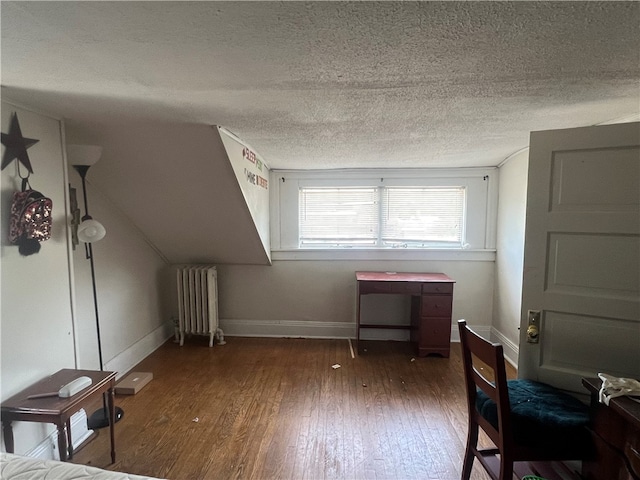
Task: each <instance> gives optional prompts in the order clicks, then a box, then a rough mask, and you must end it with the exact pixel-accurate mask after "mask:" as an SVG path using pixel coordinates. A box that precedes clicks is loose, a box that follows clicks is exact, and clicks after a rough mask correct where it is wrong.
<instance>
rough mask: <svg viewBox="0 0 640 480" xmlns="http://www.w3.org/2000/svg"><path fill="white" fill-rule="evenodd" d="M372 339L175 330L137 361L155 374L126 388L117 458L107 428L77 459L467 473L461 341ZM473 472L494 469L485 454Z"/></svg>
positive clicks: (237, 472) (147, 468)
mask: <svg viewBox="0 0 640 480" xmlns="http://www.w3.org/2000/svg"><path fill="white" fill-rule="evenodd" d="M365 345H366V348H367V351H366V352H363V353H362V355H360V356H356V358H352V356H351V350H350V348H349V342H348V341H347V340H315V339H314V340H312V339H273V338H239V337H228V338H227V344H226V345H223V346H220V345H216V346H214V347H213V348H209V347H208V346H207V339H206V338H204V337H193V338H191V339H188V340H187V341H185V345H184V346H183V347H180V346H178V345H177V344H175V343H173V342H171V341H169V342H167V343H166V344H165V345H163V346H162V347H161V348H160V349H158V350H157V351H156V352H154V353H153V354H152V355H150V356H149V357H148V358H146V359H145V360H144V361H143V362H141V363H140V364H139V365H138V366H137V367H136V368H135V369H134V370H135V371H148V372H152V373H153V380H152V381H151V382H150V383H149V384H148V385H147V386H146V387H144V388H143V389H142V390H141V391H140V392H139V393H138V394H136V395H131V396H117V397H116V405H118V406H120V407H122V408H123V409H124V412H125V414H124V417H123V418H122V420H121V421H120V422H118V424H117V425H116V450H117V462H116V463H115V464H113V465H109V462H110V457H109V438H108V437H109V434H108V429H103V430H101V431H99V434H98V436H97V437H96V438H95V440H93V441H91V442H90V443H89V444H88V445H86V446H85V447H83V448H82V449H81V450H80V451H78V452H77V453H76V455H75V457H74V459H73V461H74V462H75V463H82V464H91V465H94V466H98V467H101V468H106V469H110V470H119V471H125V472H129V473H136V474H141V475H149V476H155V477H161V478H170V479H176V480H179V479H320V478H322V479H325V478H326V479H381V478H384V479H437V480H450V479H451V480H453V479H459V478H460V472H461V465H462V457H463V454H464V445H465V441H466V434H467V423H466V404H465V391H464V384H463V377H462V363H461V358H460V351H459V350H460V346H459V344H453V345H452V349H451V358H449V359H443V358H439V357H427V358H418V357H416V356H415V355H414V354H413V353H412V351H411V349H410V348H409V346H408V344H406V343H402V342H368V343H366V344H365ZM354 347H355V346H354ZM336 364H339V365H340V368H335V369H334V368H332V366H333V365H336ZM509 370H510V372H511V376H513V374H514V371H513V369H512V368H510V367H509ZM472 478H473V479H476V480H485V479H486V478H488V477H487V476H486V475H485V473H484V471H483V470H482V469H481V468H480V467H479V466H477V465H475V466H474V473H473V475H472Z"/></svg>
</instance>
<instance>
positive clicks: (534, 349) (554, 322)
mask: <svg viewBox="0 0 640 480" xmlns="http://www.w3.org/2000/svg"><path fill="white" fill-rule="evenodd" d="M529 310H534V311H535V310H539V311H540V318H539V320H538V321H537V322H536V323H537V324H538V325H537V327H538V329H539V337H538V339H539V343H529V342H527V327H528V325H529V320H528V314H527V313H528V311H529ZM597 372H605V373H609V374H612V375H615V376H625V377H637V378H640V123H626V124H617V125H606V126H598V127H585V128H575V129H567V130H555V131H543V132H532V133H531V141H530V150H529V183H528V191H527V220H526V232H525V258H524V276H523V292H522V315H521V328H520V354H519V375H520V376H521V377H523V378H532V379H537V380H539V381H542V382H546V383H550V384H553V385H556V386H559V387H561V388H564V389H567V390H572V391H575V392H581V393H585V391H584V389H583V388H582V387H581V384H580V380H581V377H583V376H594V375H595V374H596V373H597Z"/></svg>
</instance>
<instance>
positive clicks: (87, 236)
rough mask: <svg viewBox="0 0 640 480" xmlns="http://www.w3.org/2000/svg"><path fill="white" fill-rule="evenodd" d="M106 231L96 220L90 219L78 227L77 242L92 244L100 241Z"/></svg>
mask: <svg viewBox="0 0 640 480" xmlns="http://www.w3.org/2000/svg"><path fill="white" fill-rule="evenodd" d="M106 233H107V231H106V230H105V228H104V226H103V225H102V224H101V223H100V222H99V221H97V220H94V219H93V218H90V219H88V220H84V221H83V222H82V223H81V224H80V225H78V240H80V241H81V242H84V243H93V242H97V241H98V240H102V239H103V238H104V236H105V235H106Z"/></svg>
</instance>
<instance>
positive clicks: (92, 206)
mask: <svg viewBox="0 0 640 480" xmlns="http://www.w3.org/2000/svg"><path fill="white" fill-rule="evenodd" d="M92 174H93V172H92V171H91V169H90V170H89V173H88V175H87V196H88V201H89V213H90V214H91V216H92V217H93V218H95V219H97V220H99V221H100V222H101V223H102V224H103V225H104V226H105V228H106V230H107V235H106V236H105V237H104V239H103V240H100V241H99V242H96V243H95V244H93V256H94V263H95V272H96V288H97V297H98V310H99V317H100V334H101V339H102V357H103V361H104V368H105V370H115V371H118V372H119V374H124V373H126V371H127V370H128V369H130V368H131V367H132V366H133V365H135V363H137V362H139V361H140V360H142V359H143V358H144V357H145V356H146V355H148V354H149V353H151V352H152V351H153V350H155V348H157V346H158V345H159V344H160V343H159V342H162V341H163V340H165V339H166V338H167V337H168V336H170V335H171V334H172V332H173V330H172V328H173V327H172V325H170V314H169V313H168V312H169V306H168V305H167V303H166V302H167V301H168V299H169V295H167V294H166V293H167V292H166V288H167V281H166V280H167V276H168V269H167V265H166V264H165V262H164V261H163V260H162V258H161V257H160V256H159V255H158V254H157V253H156V252H155V250H154V249H152V248H151V247H150V245H149V244H148V243H147V242H146V241H145V239H144V237H143V236H142V234H141V233H140V232H139V231H138V230H137V229H136V228H135V227H134V226H133V225H132V224H131V222H130V221H129V220H128V219H127V218H126V217H125V216H124V215H123V214H122V213H121V212H120V211H118V210H117V209H116V208H115V207H114V206H113V205H112V204H110V203H109V201H108V200H107V199H106V198H105V197H104V196H103V195H102V193H101V192H100V191H99V190H98V189H96V188H95V187H94V186H93V185H92V184H91V178H92ZM69 179H70V181H71V185H72V186H73V187H75V188H77V195H78V202H79V207H80V209H81V212H82V215H84V212H85V209H84V204H83V201H82V185H81V180H80V176H79V175H78V173H77V172H76V171H75V169H73V168H72V167H69ZM73 260H74V262H73V264H74V274H75V291H76V305H77V314H76V319H77V325H78V347H79V348H78V352H79V358H78V365H79V367H80V368H87V369H99V368H100V362H99V360H98V347H97V335H96V319H95V310H94V304H93V292H92V286H91V268H90V262H89V260H87V259H86V255H85V249H84V244H80V245H78V246H77V247H76V249H75V251H74V253H73Z"/></svg>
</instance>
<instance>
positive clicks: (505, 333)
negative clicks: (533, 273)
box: [492, 149, 529, 364]
mask: <svg viewBox="0 0 640 480" xmlns="http://www.w3.org/2000/svg"><path fill="white" fill-rule="evenodd" d="M528 165H529V150H528V149H526V150H524V151H522V152H520V153H518V154H516V155H514V156H513V157H511V158H510V159H509V160H507V161H506V162H505V163H504V164H503V165H502V166H501V167H500V187H499V190H498V232H497V252H496V274H495V276H496V285H495V293H494V305H495V308H494V320H493V329H492V337H494V338H493V339H494V340H496V341H499V342H500V343H502V344H503V345H504V347H505V355H506V356H507V357H508V358H509V360H511V361H512V362H514V363H515V364H517V354H518V344H519V332H518V327H519V326H520V307H521V303H522V273H523V270H522V269H523V261H524V229H525V216H526V203H527V170H528Z"/></svg>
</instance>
